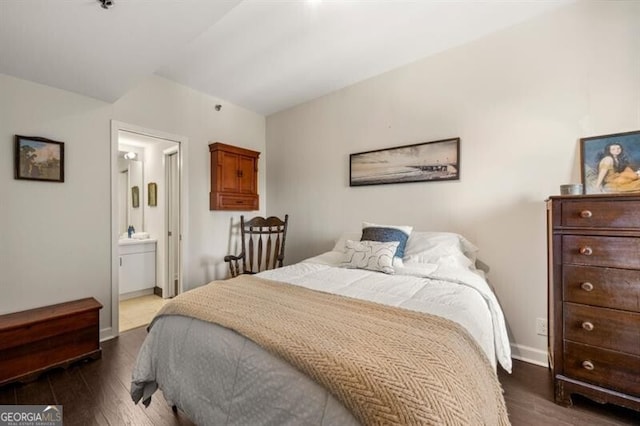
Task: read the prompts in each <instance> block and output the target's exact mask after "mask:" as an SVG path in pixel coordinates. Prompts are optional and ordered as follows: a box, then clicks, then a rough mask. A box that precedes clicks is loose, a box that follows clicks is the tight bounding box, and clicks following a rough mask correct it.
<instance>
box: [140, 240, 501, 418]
mask: <svg viewBox="0 0 640 426" xmlns="http://www.w3.org/2000/svg"><path fill="white" fill-rule="evenodd" d="M340 259H341V253H339V252H334V251H332V252H327V253H325V254H323V255H320V256H317V257H314V258H311V259H307V260H305V261H303V262H300V263H298V264H295V265H290V266H286V267H283V268H279V269H276V270H271V271H265V272H262V273H260V274H259V276H260V277H262V278H265V279H268V280H273V281H280V282H283V283H288V284H293V285H298V286H302V287H306V288H309V289H312V290H317V291H322V292H327V293H333V294H339V295H343V296H347V297H353V298H359V299H364V300H368V301H372V302H376V303H382V304H386V305H391V306H396V307H400V308H403V309H409V310H414V311H419V312H427V313H432V314H436V315H439V316H442V317H444V318H447V319H450V320H452V321H455V322H456V323H458V324H460V325H461V326H462V327H464V328H465V329H466V330H467V331H468V333H469V334H470V335H471V336H472V337H473V338H474V340H475V341H476V342H477V343H478V345H479V346H480V347H481V348H482V350H483V351H484V353H485V354H486V356H487V359H488V360H489V362H490V363H491V364H492V365H493V366H494V367H496V365H497V364H498V363H499V364H500V365H501V366H502V367H503V368H504V369H505V370H507V371H510V370H511V357H510V349H509V342H508V338H507V334H506V327H505V323H504V318H503V315H502V312H501V310H500V307H499V305H498V302H497V299H496V298H495V295H494V294H493V292H492V291H491V289H490V287H489V285H488V284H487V282H486V280H485V279H484V277H483V275H482V273H481V272H479V271H477V270H475V269H474V268H469V267H468V265H460V264H458V263H457V262H455V261H451V262H447V261H446V260H445V261H443V262H441V263H439V264H437V265H434V264H406V265H405V266H403V267H398V268H396V273H395V274H394V275H387V274H382V273H379V272H372V271H368V270H361V269H345V268H341V267H339V264H340ZM157 389H161V390H162V392H163V393H164V397H165V399H166V400H167V401H168V402H169V403H170V404H171V405H175V406H177V407H179V408H180V409H181V410H182V411H183V412H184V413H186V414H187V416H188V417H189V418H191V419H192V420H193V421H194V422H195V423H197V424H202V425H208V424H211V425H248V424H251V425H267V424H269V425H287V424H290V425H302V424H310V425H311V424H313V425H351V424H354V425H355V424H358V421H357V420H356V419H355V418H354V417H353V416H352V415H351V413H350V412H349V411H348V410H346V409H345V408H344V406H343V405H342V404H341V403H340V402H339V401H337V400H336V398H335V397H334V396H333V395H332V394H331V393H329V392H327V391H326V390H325V389H324V388H323V387H322V386H320V385H318V384H317V383H316V382H314V381H313V380H312V379H310V378H309V377H307V376H306V375H304V374H303V373H301V372H299V371H298V370H296V369H294V368H293V367H291V366H290V365H289V364H287V363H286V362H285V361H283V360H281V359H280V358H278V357H276V356H274V355H272V354H270V353H268V352H267V351H265V350H263V349H262V348H261V347H259V346H258V345H256V344H255V343H254V342H252V341H251V340H249V339H247V338H245V337H243V336H241V335H239V334H237V333H235V332H234V331H231V330H229V329H226V328H224V327H221V326H217V325H215V324H211V323H208V322H203V321H201V320H197V319H193V318H187V317H182V316H163V317H159V318H156V319H155V320H154V323H153V326H152V327H151V328H150V332H149V334H148V336H147V338H146V339H145V341H144V342H143V345H142V347H141V349H140V352H139V354H138V359H137V361H136V365H135V367H134V370H133V373H132V388H131V393H132V398H133V399H134V401H136V402H137V401H139V400H142V401H144V402H145V404H149V403H150V401H151V396H152V394H153V393H154V392H155V391H156V390H157Z"/></svg>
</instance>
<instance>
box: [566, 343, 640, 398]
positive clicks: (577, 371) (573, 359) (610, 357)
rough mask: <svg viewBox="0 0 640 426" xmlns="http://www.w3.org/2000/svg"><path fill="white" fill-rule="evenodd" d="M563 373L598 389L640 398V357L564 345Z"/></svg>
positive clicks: (586, 346) (578, 345) (574, 345)
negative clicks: (601, 388)
mask: <svg viewBox="0 0 640 426" xmlns="http://www.w3.org/2000/svg"><path fill="white" fill-rule="evenodd" d="M564 373H565V375H566V376H568V377H572V378H574V379H579V380H584V381H585V382H589V383H593V384H595V385H598V386H603V387H607V388H610V389H614V390H617V391H620V392H625V393H628V394H632V395H635V396H640V357H637V356H634V355H628V354H623V353H620V352H616V351H611V350H608V349H600V348H596V347H593V346H589V345H583V344H580V343H573V342H568V341H566V340H565V342H564Z"/></svg>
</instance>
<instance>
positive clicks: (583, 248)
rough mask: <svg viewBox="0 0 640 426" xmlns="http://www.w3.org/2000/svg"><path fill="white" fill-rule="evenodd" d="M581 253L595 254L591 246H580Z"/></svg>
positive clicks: (586, 254)
mask: <svg viewBox="0 0 640 426" xmlns="http://www.w3.org/2000/svg"><path fill="white" fill-rule="evenodd" d="M580 254H584V255H585V256H591V254H593V249H592V248H591V247H580Z"/></svg>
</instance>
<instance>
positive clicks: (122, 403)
mask: <svg viewBox="0 0 640 426" xmlns="http://www.w3.org/2000/svg"><path fill="white" fill-rule="evenodd" d="M145 336H146V331H145V329H144V327H142V328H138V329H134V330H131V331H128V332H125V333H123V334H121V335H120V337H119V338H118V339H113V340H110V341H107V342H104V343H103V344H102V350H103V352H102V359H100V360H97V361H88V362H81V363H78V364H75V365H72V366H71V367H69V368H68V369H66V370H62V369H58V370H53V371H50V372H48V373H46V374H43V375H42V376H41V377H40V378H39V379H38V380H37V381H35V382H31V383H28V384H12V385H8V386H4V387H0V405H6V404H25V405H27V404H33V405H40V404H56V405H59V404H61V405H63V412H64V424H65V426H74V425H82V426H86V425H112V426H120V425H135V426H138V425H157V426H168V425H183V426H184V425H193V423H192V422H191V421H189V419H187V418H186V416H185V415H184V414H183V413H181V412H178V413H177V414H174V413H173V412H172V411H171V408H170V407H169V406H168V405H167V403H166V401H165V400H164V398H163V397H162V392H157V393H156V394H154V396H153V400H152V402H151V405H150V406H149V407H148V408H144V406H142V405H141V404H139V405H134V404H133V402H132V401H131V397H130V396H129V384H130V379H131V369H132V367H133V364H134V361H135V357H136V354H137V352H138V348H139V347H140V345H141V344H142V340H143V339H144V337H145ZM499 377H500V381H501V383H502V386H503V389H504V391H505V399H506V401H507V408H508V410H509V417H510V419H511V423H512V424H513V426H528V425H531V426H540V425H554V426H555V425H562V426H566V425H579V426H587V425H640V413H637V412H634V411H631V410H626V409H623V408H620V407H615V406H611V405H600V404H597V403H595V402H592V401H590V400H588V399H586V398H580V397H577V396H576V397H574V406H573V407H571V408H564V407H561V406H559V405H556V404H555V403H554V402H553V386H552V382H551V377H550V374H549V372H548V370H547V369H546V368H543V367H538V366H535V365H531V364H527V363H525V362H521V361H514V367H513V374H511V375H509V374H507V373H505V372H504V371H502V370H500V373H499Z"/></svg>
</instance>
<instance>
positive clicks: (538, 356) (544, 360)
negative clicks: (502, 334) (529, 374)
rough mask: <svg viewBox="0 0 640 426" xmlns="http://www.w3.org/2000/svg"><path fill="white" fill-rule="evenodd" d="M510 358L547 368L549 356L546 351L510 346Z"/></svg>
mask: <svg viewBox="0 0 640 426" xmlns="http://www.w3.org/2000/svg"><path fill="white" fill-rule="evenodd" d="M511 358H513V359H517V360H520V361H524V362H528V363H529V364H535V365H539V366H541V367H549V355H548V353H547V351H541V350H540V349H536V348H532V347H529V346H524V345H516V344H514V343H512V344H511Z"/></svg>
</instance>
